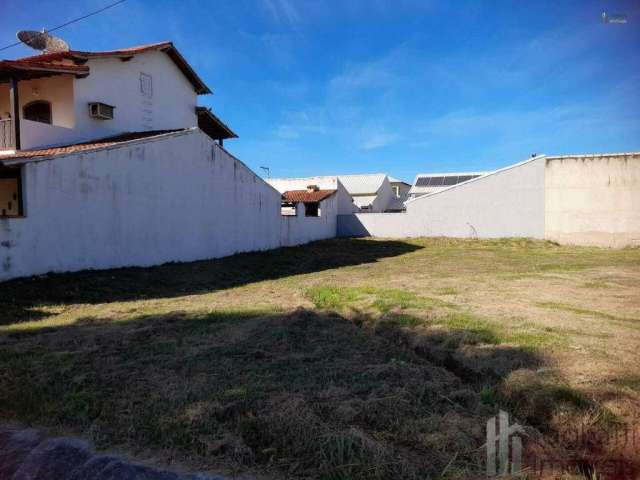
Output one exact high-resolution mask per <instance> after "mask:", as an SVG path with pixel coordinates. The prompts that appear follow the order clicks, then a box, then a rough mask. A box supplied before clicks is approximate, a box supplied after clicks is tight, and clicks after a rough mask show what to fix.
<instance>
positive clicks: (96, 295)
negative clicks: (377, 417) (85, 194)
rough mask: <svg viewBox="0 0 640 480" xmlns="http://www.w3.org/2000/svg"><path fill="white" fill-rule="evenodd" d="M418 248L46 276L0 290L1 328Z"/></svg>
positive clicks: (309, 248)
mask: <svg viewBox="0 0 640 480" xmlns="http://www.w3.org/2000/svg"><path fill="white" fill-rule="evenodd" d="M420 248H422V247H419V246H417V245H412V244H409V243H406V242H399V241H375V240H355V239H334V240H326V241H320V242H314V243H312V244H308V245H303V246H300V247H289V248H279V249H276V250H270V251H265V252H254V253H242V254H238V255H233V256H230V257H225V258H221V259H215V260H205V261H197V262H190V263H171V264H165V265H161V266H157V267H149V268H120V269H113V270H101V271H83V272H77V273H67V274H50V275H46V276H40V277H31V278H26V279H17V280H12V281H8V282H4V283H2V284H0V285H1V286H0V289H1V291H2V297H1V298H0V325H6V324H10V323H15V322H19V321H24V320H39V319H42V318H46V317H47V316H48V314H47V313H46V312H43V311H42V310H41V309H39V307H42V306H47V305H68V304H86V303H89V304H93V303H108V302H117V301H126V300H138V299H148V298H171V297H177V296H183V295H190V294H196V293H207V292H211V291H215V290H222V289H227V288H233V287H238V286H241V285H246V284H249V283H253V282H259V281H262V280H273V279H278V278H283V277H288V276H291V275H299V274H305V273H312V272H318V271H322V270H328V269H332V268H340V267H345V266H352V265H361V264H365V263H372V262H376V261H377V260H379V259H382V258H388V257H395V256H399V255H404V254H406V253H410V252H413V251H416V250H419V249H420Z"/></svg>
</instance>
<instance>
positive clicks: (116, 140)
mask: <svg viewBox="0 0 640 480" xmlns="http://www.w3.org/2000/svg"><path fill="white" fill-rule="evenodd" d="M178 131H180V130H153V131H148V132H127V133H122V134H119V135H114V136H111V137H106V138H100V139H97V140H91V141H88V142H82V143H74V144H70V145H64V146H60V147H51V148H43V149H39V150H19V151H17V152H16V153H12V154H10V155H0V163H2V162H3V161H7V160H22V159H25V160H26V159H33V158H39V157H51V156H55V155H64V154H69V153H76V152H82V151H85V150H94V149H98V148H104V147H110V146H113V145H118V144H120V143H123V142H128V141H131V140H139V139H142V138H149V137H157V136H161V135H165V134H167V133H173V132H178Z"/></svg>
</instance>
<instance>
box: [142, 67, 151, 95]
mask: <svg viewBox="0 0 640 480" xmlns="http://www.w3.org/2000/svg"><path fill="white" fill-rule="evenodd" d="M140 93H142V96H144V97H147V98H151V97H153V78H152V77H151V75H147V74H146V73H140Z"/></svg>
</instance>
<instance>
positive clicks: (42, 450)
mask: <svg viewBox="0 0 640 480" xmlns="http://www.w3.org/2000/svg"><path fill="white" fill-rule="evenodd" d="M0 479H2V480H85V479H86V480H89V479H91V480H229V479H227V478H226V477H221V476H218V475H209V474H204V473H189V474H178V473H173V472H169V471H165V470H158V469H155V468H151V467H145V466H142V465H135V464H132V463H129V462H128V461H126V460H125V459H123V458H120V457H116V456H111V455H97V454H95V453H94V451H93V447H92V445H91V444H90V443H89V442H86V441H84V440H78V439H75V438H47V437H45V436H43V435H42V434H40V433H39V432H37V431H36V430H32V429H21V428H17V427H7V426H0Z"/></svg>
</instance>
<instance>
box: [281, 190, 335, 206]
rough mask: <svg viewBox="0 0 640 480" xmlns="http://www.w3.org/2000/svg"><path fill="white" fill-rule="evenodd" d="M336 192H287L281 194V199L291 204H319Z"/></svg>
mask: <svg viewBox="0 0 640 480" xmlns="http://www.w3.org/2000/svg"><path fill="white" fill-rule="evenodd" d="M336 192H337V190H313V191H311V192H310V191H309V190H288V191H286V192H284V193H283V194H282V199H283V200H284V201H286V202H291V203H298V202H303V203H309V202H321V201H322V200H324V199H326V198H329V197H330V196H331V195H333V194H334V193H336Z"/></svg>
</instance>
